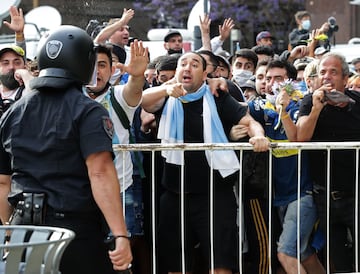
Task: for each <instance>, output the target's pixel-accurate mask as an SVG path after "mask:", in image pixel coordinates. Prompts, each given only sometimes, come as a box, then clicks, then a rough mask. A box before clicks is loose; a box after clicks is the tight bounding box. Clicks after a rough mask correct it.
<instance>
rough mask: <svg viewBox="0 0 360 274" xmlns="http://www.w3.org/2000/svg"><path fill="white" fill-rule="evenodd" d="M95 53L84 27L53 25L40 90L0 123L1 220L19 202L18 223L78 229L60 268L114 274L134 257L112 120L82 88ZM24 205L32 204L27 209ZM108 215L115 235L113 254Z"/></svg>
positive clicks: (66, 273) (42, 55) (34, 84)
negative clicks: (114, 156)
mask: <svg viewBox="0 0 360 274" xmlns="http://www.w3.org/2000/svg"><path fill="white" fill-rule="evenodd" d="M95 59H96V49H95V47H94V44H93V41H92V40H91V38H90V37H89V36H88V35H87V33H86V32H85V31H84V30H82V29H80V28H77V27H74V26H61V27H59V28H58V29H56V30H54V31H53V32H52V33H50V35H49V36H48V37H47V39H46V40H45V42H44V44H43V46H42V47H41V48H40V50H39V52H38V62H39V69H40V74H39V77H38V78H35V79H33V80H32V81H31V82H30V86H31V88H32V89H34V91H33V92H31V93H29V94H27V95H26V96H23V98H21V99H20V100H19V101H17V102H16V103H15V104H14V105H12V106H11V107H10V108H9V110H8V111H7V112H6V113H5V114H4V115H3V117H2V119H1V122H0V140H1V146H0V217H1V221H2V222H3V223H5V222H7V221H8V219H9V217H10V213H11V212H12V209H13V208H15V209H16V208H17V209H19V210H18V211H16V210H15V212H17V214H15V219H17V220H18V221H20V223H23V224H24V223H25V224H26V223H29V224H40V225H41V224H43V225H49V226H58V227H64V228H68V229H71V230H73V231H74V232H75V233H76V237H75V239H74V240H73V241H72V242H71V243H70V244H69V246H68V247H67V248H66V250H65V252H64V255H63V257H62V260H61V264H60V271H61V273H62V274H79V273H86V274H91V273H93V274H106V273H114V272H115V270H123V269H127V268H128V267H129V265H130V262H131V260H132V255H131V250H130V244H129V241H128V238H127V230H126V225H125V222H124V218H123V214H122V205H121V202H120V195H119V193H120V189H119V182H118V179H117V176H116V171H115V168H114V165H113V159H112V134H113V125H112V121H111V120H110V118H109V116H108V113H107V111H106V110H105V109H104V108H103V107H102V106H101V105H100V104H98V103H97V102H95V101H93V100H91V99H90V98H87V97H86V96H84V95H83V93H82V91H81V86H82V85H83V84H86V83H88V82H89V81H90V78H91V75H92V73H93V70H94V66H95ZM10 186H11V192H10ZM24 203H25V204H26V203H27V204H30V205H31V206H30V208H31V210H24V208H23V207H22V205H24ZM26 208H27V207H26ZM36 208H41V210H40V211H37V210H35V209H36ZM16 216H17V217H16ZM119 216H121V217H119ZM103 217H105V220H106V222H107V224H108V226H109V228H110V230H111V232H112V233H113V234H114V238H115V249H114V250H113V251H110V252H109V251H108V247H107V246H106V245H105V243H104V237H105V235H106V233H107V232H108V231H106V229H104V225H103V224H104V222H103V220H104V218H103ZM108 252H109V253H108ZM114 269H115V270H114Z"/></svg>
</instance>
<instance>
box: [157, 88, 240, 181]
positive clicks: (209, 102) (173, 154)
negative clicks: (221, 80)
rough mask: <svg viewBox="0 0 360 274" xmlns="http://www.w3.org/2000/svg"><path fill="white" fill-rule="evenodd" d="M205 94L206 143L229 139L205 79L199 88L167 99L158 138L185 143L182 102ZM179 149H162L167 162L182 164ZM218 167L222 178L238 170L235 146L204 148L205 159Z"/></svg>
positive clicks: (163, 142)
mask: <svg viewBox="0 0 360 274" xmlns="http://www.w3.org/2000/svg"><path fill="white" fill-rule="evenodd" d="M201 97H204V98H203V123H204V125H203V128H204V142H205V143H228V139H227V137H226V135H225V132H224V128H223V126H222V123H221V121H220V117H219V114H218V112H217V109H216V105H215V100H214V96H213V95H212V94H211V92H210V89H209V87H208V86H207V85H206V84H205V83H204V84H203V85H202V86H201V87H200V88H199V89H198V90H197V91H196V92H194V93H190V94H187V95H185V96H181V97H179V98H175V97H172V96H170V97H169V99H168V100H167V102H166V104H165V106H164V109H163V112H162V115H161V119H160V123H159V130H158V138H159V139H161V143H162V144H173V143H184V109H183V106H182V102H192V101H196V100H199V99H200V98H201ZM181 153H182V152H181V151H180V150H167V151H162V156H163V157H164V158H166V162H167V163H171V164H176V165H183V164H184V163H183V162H182V158H181ZM211 154H212V157H213V159H212V161H213V167H214V169H216V170H218V171H219V172H220V174H221V176H222V177H223V178H225V177H226V176H229V175H230V174H232V173H234V172H235V171H237V170H239V160H238V159H237V157H236V154H235V152H234V151H233V150H214V151H212V153H211V151H209V150H205V155H206V159H207V161H208V164H209V166H210V161H211Z"/></svg>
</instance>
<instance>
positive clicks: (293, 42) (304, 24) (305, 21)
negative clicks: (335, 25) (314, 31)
mask: <svg viewBox="0 0 360 274" xmlns="http://www.w3.org/2000/svg"><path fill="white" fill-rule="evenodd" d="M295 21H296V24H297V28H296V29H293V30H292V31H291V32H290V34H289V46H291V48H294V47H296V46H298V45H307V40H308V39H309V34H310V28H311V16H310V13H309V12H308V11H306V10H302V11H298V12H297V13H295ZM328 30H329V23H328V22H325V23H324V24H323V25H322V26H321V28H320V33H327V31H328Z"/></svg>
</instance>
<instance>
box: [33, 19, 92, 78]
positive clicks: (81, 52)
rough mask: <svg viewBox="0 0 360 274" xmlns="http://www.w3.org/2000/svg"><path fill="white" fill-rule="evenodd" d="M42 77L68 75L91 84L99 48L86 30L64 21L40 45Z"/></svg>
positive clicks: (38, 57) (39, 58) (39, 56)
mask: <svg viewBox="0 0 360 274" xmlns="http://www.w3.org/2000/svg"><path fill="white" fill-rule="evenodd" d="M37 59H38V66H39V70H40V73H39V77H50V78H65V79H69V80H74V81H77V82H81V83H82V84H87V83H89V82H90V79H91V76H92V73H93V71H94V67H95V60H96V52H95V47H94V43H93V41H92V39H91V37H90V36H89V35H88V34H87V33H86V31H85V30H83V29H81V28H78V27H75V26H70V25H63V26H60V27H58V28H57V29H54V30H53V31H52V32H50V33H49V35H48V36H47V37H46V39H45V41H44V42H43V44H42V46H40V48H39V51H38V55H37Z"/></svg>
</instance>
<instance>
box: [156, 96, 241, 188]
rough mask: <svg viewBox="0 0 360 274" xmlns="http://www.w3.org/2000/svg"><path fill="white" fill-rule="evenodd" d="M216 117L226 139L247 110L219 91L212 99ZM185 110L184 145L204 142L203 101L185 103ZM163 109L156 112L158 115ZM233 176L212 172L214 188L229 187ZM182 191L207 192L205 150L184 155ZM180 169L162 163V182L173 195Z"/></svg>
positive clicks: (207, 167)
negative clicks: (217, 95)
mask: <svg viewBox="0 0 360 274" xmlns="http://www.w3.org/2000/svg"><path fill="white" fill-rule="evenodd" d="M214 98H215V103H216V107H217V111H218V113H219V117H220V119H221V122H222V124H223V127H224V131H225V134H226V135H227V136H229V132H230V129H231V127H232V126H233V125H235V124H237V123H238V122H239V121H240V120H241V118H242V117H243V116H244V115H245V114H246V112H247V108H246V107H244V106H241V105H240V104H239V103H238V102H237V101H236V100H235V99H234V98H233V97H232V96H230V95H229V94H228V93H224V92H220V94H219V97H214ZM183 108H184V142H185V143H203V142H204V137H203V135H204V134H203V117H202V113H203V99H202V98H201V99H200V100H197V101H194V102H190V103H185V104H183ZM161 112H162V110H161V111H159V112H158V114H159V113H160V114H161ZM235 176H236V174H235V175H231V176H228V177H226V178H222V177H221V175H220V174H219V172H218V171H214V182H215V184H216V187H231V184H232V183H233V182H234V178H235ZM184 178H185V192H186V193H208V191H209V186H210V167H209V165H208V162H207V160H206V156H205V152H204V151H186V152H185V176H184ZM180 182H181V168H180V166H177V165H173V164H168V163H165V166H164V172H163V178H162V183H163V185H164V187H165V188H167V189H168V190H170V191H173V192H177V193H179V192H180Z"/></svg>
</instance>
